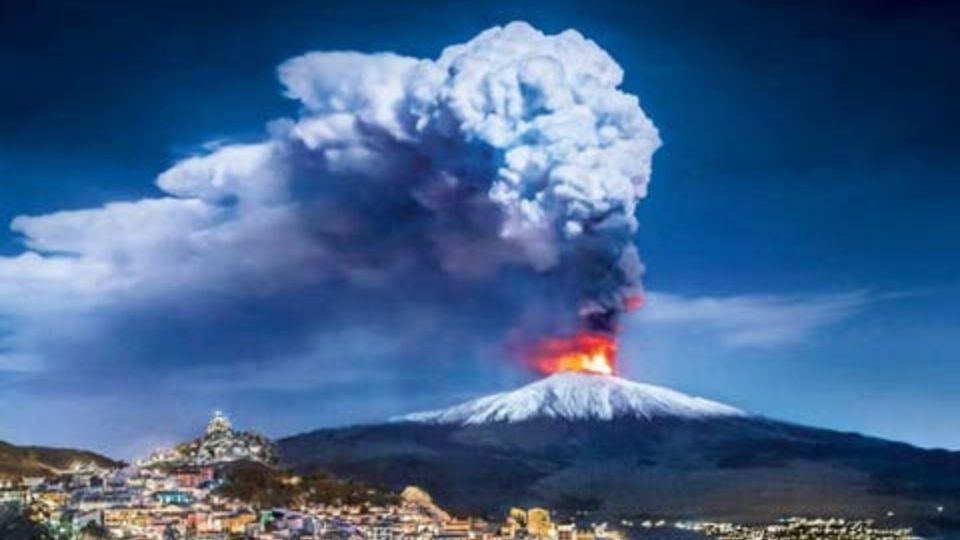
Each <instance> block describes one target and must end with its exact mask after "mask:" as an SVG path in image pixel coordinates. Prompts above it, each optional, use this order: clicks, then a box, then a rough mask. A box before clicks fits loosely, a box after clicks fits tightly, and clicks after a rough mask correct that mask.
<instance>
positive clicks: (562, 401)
mask: <svg viewBox="0 0 960 540" xmlns="http://www.w3.org/2000/svg"><path fill="white" fill-rule="evenodd" d="M745 415H746V413H745V412H743V411H741V410H740V409H737V408H734V407H731V406H729V405H724V404H722V403H717V402H715V401H710V400H707V399H703V398H698V397H693V396H689V395H687V394H683V393H681V392H677V391H674V390H670V389H668V388H663V387H659V386H653V385H650V384H642V383H638V382H634V381H629V380H627V379H623V378H620V377H614V376H610V375H592V374H587V373H574V372H561V373H556V374H554V375H551V376H550V377H547V378H545V379H541V380H539V381H536V382H534V383H531V384H528V385H527V386H524V387H521V388H518V389H517V390H513V391H510V392H503V393H500V394H493V395H490V396H485V397H481V398H478V399H475V400H472V401H468V402H466V403H463V404H460V405H456V406H453V407H451V408H449V409H442V410H437V411H427V412H420V413H414V414H409V415H406V416H403V417H400V418H399V419H398V420H400V421H408V422H422V423H430V424H484V423H490V422H522V421H525V420H532V419H535V418H557V419H565V420H588V419H593V420H612V419H614V418H622V417H628V418H641V419H650V418H655V417H680V418H686V419H700V418H715V417H721V416H745Z"/></svg>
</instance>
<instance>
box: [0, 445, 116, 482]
mask: <svg viewBox="0 0 960 540" xmlns="http://www.w3.org/2000/svg"><path fill="white" fill-rule="evenodd" d="M84 464H94V465H96V466H98V467H106V468H110V467H117V466H119V465H120V462H118V461H114V460H112V459H110V458H108V457H106V456H102V455H100V454H97V453H95V452H90V451H87V450H76V449H72V448H50V447H44V446H15V445H13V444H10V443H6V442H3V441H0V478H19V477H22V476H50V475H56V474H60V473H61V472H64V471H66V470H68V469H70V467H71V466H74V465H84Z"/></svg>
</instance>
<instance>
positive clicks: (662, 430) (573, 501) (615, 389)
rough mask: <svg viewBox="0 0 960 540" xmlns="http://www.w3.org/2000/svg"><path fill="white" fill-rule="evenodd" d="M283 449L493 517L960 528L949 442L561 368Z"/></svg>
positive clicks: (301, 438)
mask: <svg viewBox="0 0 960 540" xmlns="http://www.w3.org/2000/svg"><path fill="white" fill-rule="evenodd" d="M279 447H280V455H281V462H282V463H283V464H285V465H287V466H290V467H293V468H295V469H300V470H310V469H326V470H330V471H332V472H334V473H336V474H338V475H342V476H346V477H353V478H356V479H358V480H363V481H366V482H373V483H377V484H381V485H386V486H390V487H395V488H402V487H403V486H406V485H409V484H415V485H419V486H421V487H424V488H426V489H427V490H428V491H429V492H430V493H432V494H433V495H434V498H435V500H437V501H438V503H439V504H441V505H442V506H445V507H447V508H449V509H452V510H454V511H465V512H470V513H473V514H480V515H487V516H491V517H497V516H501V515H502V513H503V512H504V511H505V510H506V509H507V508H508V507H510V506H545V507H548V508H551V509H554V510H557V511H559V512H561V513H569V514H572V513H574V512H584V511H587V512H591V513H593V514H594V515H596V516H601V517H603V518H605V519H628V518H629V519H633V518H637V517H641V516H644V517H656V518H664V519H722V520H733V521H744V522H759V521H771V520H774V519H777V518H780V517H783V516H786V515H820V516H838V517H851V518H874V519H878V520H879V521H880V522H882V523H886V524H891V525H894V524H896V525H909V526H914V527H920V529H921V530H927V531H933V532H937V531H943V530H952V531H954V532H958V531H960V452H949V451H945V450H927V449H921V448H917V447H914V446H910V445H907V444H903V443H897V442H891V441H886V440H882V439H877V438H873V437H867V436H863V435H859V434H856V433H843V432H837V431H832V430H826V429H818V428H813V427H806V426H800V425H796V424H792V423H788V422H781V421H777V420H773V419H770V418H766V417H763V416H760V415H757V414H752V413H749V412H745V411H742V410H740V409H738V408H736V407H732V406H729V405H725V404H722V403H718V402H715V401H711V400H708V399H703V398H698V397H693V396H689V395H686V394H683V393H681V392H677V391H674V390H670V389H667V388H662V387H658V386H653V385H648V384H641V383H637V382H632V381H629V380H626V379H623V378H620V377H616V376H610V375H595V374H586V373H569V372H561V373H557V374H554V375H551V376H549V377H547V378H545V379H541V380H539V381H536V382H534V383H532V384H529V385H527V386H524V387H522V388H519V389H517V390H513V391H509V392H504V393H500V394H494V395H490V396H486V397H481V398H479V399H475V400H473V401H469V402H466V403H463V404H461V405H456V406H454V407H451V408H449V409H443V410H437V411H428V412H423V413H415V414H410V415H407V416H403V417H400V418H396V419H394V420H392V421H389V422H385V423H382V424H374V425H363V426H353V427H345V428H336V429H322V430H318V431H314V432H311V433H305V434H302V435H297V436H294V437H290V438H286V439H283V440H281V441H279ZM951 537H952V536H951Z"/></svg>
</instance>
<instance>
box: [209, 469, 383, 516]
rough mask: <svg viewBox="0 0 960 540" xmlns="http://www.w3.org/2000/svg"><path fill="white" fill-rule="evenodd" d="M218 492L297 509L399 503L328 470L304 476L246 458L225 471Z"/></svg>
mask: <svg viewBox="0 0 960 540" xmlns="http://www.w3.org/2000/svg"><path fill="white" fill-rule="evenodd" d="M224 480H225V481H224V484H223V485H222V486H220V487H219V488H218V494H220V495H223V496H225V497H230V498H234V499H238V500H241V501H244V502H246V503H248V504H250V505H251V506H254V507H256V508H274V507H287V508H297V507H300V506H303V505H307V504H319V503H323V504H335V503H336V504H364V503H367V504H372V505H383V504H387V503H392V502H396V501H398V500H399V497H398V495H397V494H396V493H394V492H392V491H388V490H384V489H380V488H376V487H373V486H370V485H368V484H364V483H361V482H356V481H352V480H341V479H338V478H334V477H333V476H332V475H330V474H329V473H326V472H311V473H309V474H305V475H302V476H298V475H294V474H292V473H289V472H286V471H282V470H279V469H275V468H273V467H269V466H267V465H264V464H262V463H256V462H251V461H244V462H238V463H233V464H231V465H230V466H229V467H227V468H226V469H225V470H224Z"/></svg>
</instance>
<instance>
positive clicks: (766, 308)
mask: <svg viewBox="0 0 960 540" xmlns="http://www.w3.org/2000/svg"><path fill="white" fill-rule="evenodd" d="M889 297H890V295H889V294H887V295H878V294H873V293H871V292H869V291H867V290H853V291H844V292H839V293H829V294H812V295H752V294H747V295H737V296H725V297H715V296H682V295H677V294H671V293H662V292H651V293H649V294H648V295H647V306H646V307H645V308H644V310H643V311H642V313H641V315H640V317H639V320H638V322H642V323H646V324H664V325H677V326H687V327H693V328H695V329H696V330H698V331H710V332H715V333H717V334H718V335H719V338H720V340H721V342H722V343H724V344H726V345H729V346H733V347H769V346H775V345H781V344H786V343H795V342H799V341H802V340H804V339H806V338H807V337H809V336H811V335H812V334H814V333H816V332H817V331H818V330H821V329H824V328H826V327H828V326H831V325H834V324H836V323H838V322H840V321H843V320H845V319H848V318H850V317H853V316H854V315H856V314H857V313H859V312H861V311H862V310H863V309H864V308H865V307H866V306H867V305H868V304H871V303H874V302H877V301H880V300H883V299H887V298H889Z"/></svg>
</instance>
